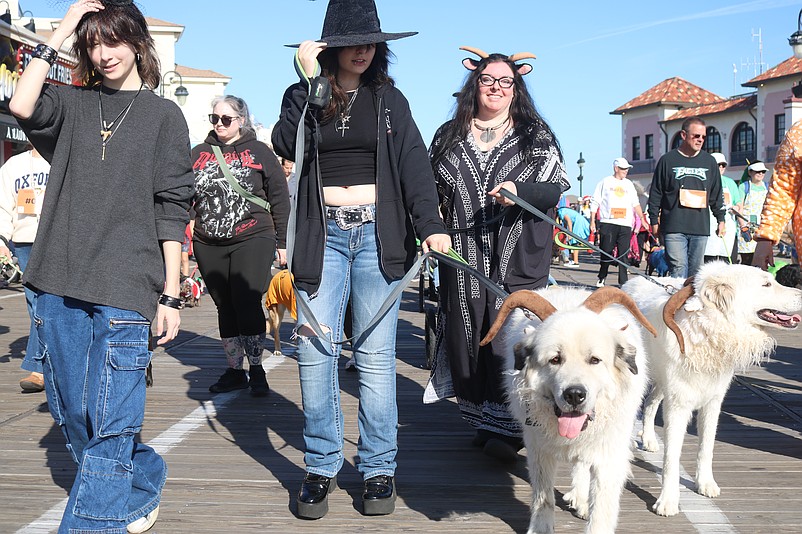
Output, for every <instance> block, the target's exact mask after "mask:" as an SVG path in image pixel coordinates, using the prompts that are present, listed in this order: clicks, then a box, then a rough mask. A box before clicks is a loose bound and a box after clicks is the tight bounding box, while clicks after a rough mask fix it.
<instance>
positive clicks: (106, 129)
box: [97, 82, 145, 161]
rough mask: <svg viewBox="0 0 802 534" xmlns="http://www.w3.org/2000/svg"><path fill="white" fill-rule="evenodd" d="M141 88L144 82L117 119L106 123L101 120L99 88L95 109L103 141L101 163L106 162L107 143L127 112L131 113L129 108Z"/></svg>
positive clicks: (101, 105) (101, 101)
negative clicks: (98, 114)
mask: <svg viewBox="0 0 802 534" xmlns="http://www.w3.org/2000/svg"><path fill="white" fill-rule="evenodd" d="M143 87H145V83H144V82H142V84H141V85H140V86H139V89H138V90H137V92H136V94H135V95H134V98H132V99H131V101H130V102H129V103H128V105H127V106H125V107H124V108H123V110H122V111H121V112H120V113H119V114H118V115H117V117H115V119H114V120H113V121H111V122H106V119H104V118H103V97H102V96H101V95H102V94H103V87H101V88H100V91H98V92H97V108H98V111H99V113H100V137H101V138H102V139H103V144H102V145H101V146H102V147H103V150H102V152H101V154H100V159H101V161H105V160H106V145H107V144H108V142H109V141H111V138H112V137H114V134H116V133H117V130H119V129H120V125H121V124H122V123H123V121H124V120H125V118H126V117H127V116H128V112H129V111H131V106H133V105H134V101H135V100H136V97H138V96H139V93H141V92H142V88H143Z"/></svg>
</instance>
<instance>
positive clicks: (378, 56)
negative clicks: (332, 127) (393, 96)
mask: <svg viewBox="0 0 802 534" xmlns="http://www.w3.org/2000/svg"><path fill="white" fill-rule="evenodd" d="M340 50H342V48H326V49H325V50H323V52H321V53H320V55H319V56H318V58H317V59H318V62H319V63H320V68H321V70H322V75H323V76H325V77H326V78H328V80H329V83H330V84H331V101H330V102H329V105H328V106H326V108H325V109H324V110H323V116H322V117H321V122H324V123H326V122H329V121H330V120H331V119H333V118H334V117H336V116H337V115H338V114H339V113H341V112H342V111H343V110H344V109H345V107H346V106H347V105H348V97H347V95H346V94H345V91H344V90H343V89H342V87H340V86H339V85H338V84H337V72H338V71H339V70H340V60H339V54H340ZM393 59H395V54H393V53H392V52H391V51H390V47H388V46H387V43H376V52H375V54H374V55H373V61H371V62H370V66H369V67H368V69H367V70H366V71H365V73H364V74H362V78H361V79H360V81H361V84H362V85H363V86H365V87H370V88H371V89H378V88H379V87H381V86H382V85H395V81H394V80H393V79H392V78H391V77H390V74H389V67H390V61H391V60H393Z"/></svg>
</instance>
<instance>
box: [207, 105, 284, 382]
mask: <svg viewBox="0 0 802 534" xmlns="http://www.w3.org/2000/svg"><path fill="white" fill-rule="evenodd" d="M212 109H213V112H212V113H211V114H210V115H209V120H210V122H211V123H212V124H213V125H214V129H213V130H212V131H211V132H209V136H208V137H207V138H206V141H205V142H204V143H201V144H200V145H198V146H196V147H195V148H194V149H193V150H192V161H193V165H192V169H193V171H194V172H195V198H194V207H195V214H196V216H195V235H194V238H193V241H194V243H193V245H194V250H195V257H196V258H197V260H198V267H199V268H200V272H201V274H202V275H203V279H204V281H205V282H206V286H207V287H208V288H209V294H210V295H211V296H212V299H213V300H214V303H215V304H216V305H217V320H218V324H219V327H220V337H221V338H222V340H223V349H224V350H225V353H226V359H227V361H228V369H226V371H225V373H223V375H222V376H221V377H220V378H219V379H218V381H217V382H216V383H214V384H212V385H211V386H210V387H209V391H211V392H212V393H222V392H225V391H232V390H234V389H244V388H247V387H248V386H249V385H250V387H251V394H252V395H254V396H264V395H267V393H268V391H269V388H268V385H267V380H266V378H265V371H264V369H263V368H262V350H263V349H262V344H263V342H264V339H265V316H264V312H263V310H262V301H261V297H262V294H263V293H264V292H265V290H266V289H267V284H268V282H269V281H270V265H271V263H272V262H273V258H274V256H277V257H278V261H279V263H281V264H283V263H285V261H286V260H285V257H284V255H285V249H286V238H287V219H288V216H289V211H290V201H289V192H288V189H287V181H286V179H285V178H284V172H283V171H282V170H281V166H280V165H279V163H278V159H277V158H276V155H275V154H274V153H273V151H272V150H270V148H269V147H268V146H267V145H266V144H264V143H262V142H261V141H258V140H257V139H256V133H255V132H254V128H253V124H252V122H251V118H250V114H249V113H248V105H247V104H246V103H245V101H244V100H242V99H241V98H237V97H235V96H230V95H228V96H222V97H219V98H216V99H215V100H214V101H213V102H212ZM212 146H218V147H220V149H221V152H222V154H223V159H224V161H225V164H226V165H227V166H228V169H229V170H230V172H231V175H232V176H233V178H234V179H235V180H236V181H237V182H238V183H239V185H240V186H241V187H242V188H243V189H245V190H246V191H247V192H249V193H251V194H252V195H255V196H256V197H258V198H259V199H261V200H262V201H267V202H268V203H269V206H267V208H266V207H264V203H263V202H253V201H251V200H248V199H246V198H245V197H244V196H242V195H241V194H240V193H238V192H237V191H236V190H235V189H234V188H233V187H232V185H231V184H230V183H229V181H228V179H227V178H226V177H225V176H224V174H223V172H222V170H221V168H220V164H219V163H218V160H217V158H216V157H215V154H214V152H213V150H212ZM245 357H247V358H248V364H249V366H250V367H249V371H250V372H249V374H250V380H249V379H248V377H247V376H246V374H245V369H243V362H244V359H245Z"/></svg>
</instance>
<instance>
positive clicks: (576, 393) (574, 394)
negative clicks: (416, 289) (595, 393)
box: [563, 386, 588, 407]
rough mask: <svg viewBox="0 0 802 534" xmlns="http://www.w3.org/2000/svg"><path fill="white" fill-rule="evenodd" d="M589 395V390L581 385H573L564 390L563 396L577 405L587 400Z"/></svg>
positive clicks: (571, 403)
mask: <svg viewBox="0 0 802 534" xmlns="http://www.w3.org/2000/svg"><path fill="white" fill-rule="evenodd" d="M587 395H588V391H587V390H586V389H585V388H583V387H581V386H571V387H570V388H568V389H566V390H565V391H563V398H564V399H565V401H566V402H567V403H568V404H570V405H571V406H573V407H577V406H579V405H580V404H582V403H583V402H585V397H587Z"/></svg>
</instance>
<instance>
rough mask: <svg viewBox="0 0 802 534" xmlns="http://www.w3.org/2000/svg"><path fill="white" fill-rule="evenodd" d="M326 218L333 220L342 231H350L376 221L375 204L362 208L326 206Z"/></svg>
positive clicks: (365, 205)
mask: <svg viewBox="0 0 802 534" xmlns="http://www.w3.org/2000/svg"><path fill="white" fill-rule="evenodd" d="M326 218H327V219H333V220H334V221H335V222H336V223H337V226H339V227H340V230H350V229H351V228H356V227H357V226H359V225H361V224H364V223H366V222H372V221H375V220H376V206H375V204H363V205H361V206H326Z"/></svg>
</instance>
